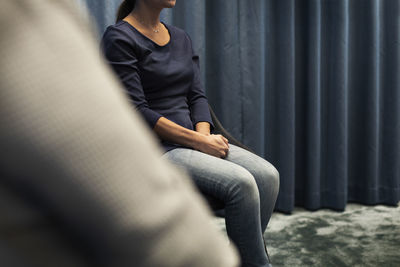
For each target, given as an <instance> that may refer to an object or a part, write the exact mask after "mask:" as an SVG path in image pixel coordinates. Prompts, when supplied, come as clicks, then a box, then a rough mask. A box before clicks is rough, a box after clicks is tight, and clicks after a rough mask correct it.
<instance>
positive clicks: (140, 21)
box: [132, 15, 160, 33]
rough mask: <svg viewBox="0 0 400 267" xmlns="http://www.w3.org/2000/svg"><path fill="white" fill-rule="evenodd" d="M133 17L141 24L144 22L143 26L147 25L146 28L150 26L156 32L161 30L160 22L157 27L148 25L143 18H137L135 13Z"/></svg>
mask: <svg viewBox="0 0 400 267" xmlns="http://www.w3.org/2000/svg"><path fill="white" fill-rule="evenodd" d="M132 17H133V18H134V19H135V20H136V21H137V22H139V23H140V24H142V26H144V27H146V28H150V29H151V30H152V31H153V32H154V33H159V32H160V23H158V25H157V27H156V28H152V27H151V26H149V25H146V23H144V21H143V20H142V19H139V18H137V17H136V16H135V15H132Z"/></svg>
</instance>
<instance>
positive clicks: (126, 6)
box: [116, 0, 136, 22]
mask: <svg viewBox="0 0 400 267" xmlns="http://www.w3.org/2000/svg"><path fill="white" fill-rule="evenodd" d="M135 4H136V0H124V1H122V3H121V4H120V5H119V8H118V12H117V20H116V21H117V22H118V21H120V20H122V19H123V18H125V17H126V16H128V15H129V13H131V12H132V10H133V9H134V8H135Z"/></svg>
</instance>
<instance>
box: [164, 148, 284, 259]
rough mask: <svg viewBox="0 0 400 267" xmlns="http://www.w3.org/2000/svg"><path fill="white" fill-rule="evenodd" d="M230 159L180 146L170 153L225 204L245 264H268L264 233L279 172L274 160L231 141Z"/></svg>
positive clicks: (199, 184)
mask: <svg viewBox="0 0 400 267" xmlns="http://www.w3.org/2000/svg"><path fill="white" fill-rule="evenodd" d="M229 147H230V148H229V153H228V156H227V158H226V159H220V158H216V157H213V156H210V155H207V154H205V153H202V152H199V151H196V150H193V149H188V148H176V149H173V150H171V151H169V152H167V153H165V155H164V157H166V158H167V159H168V160H169V161H171V162H172V163H173V164H175V165H178V166H180V167H183V168H184V169H186V171H187V172H188V173H189V174H190V175H191V177H192V178H193V180H194V182H195V184H196V185H197V187H198V188H199V190H200V191H201V192H202V193H203V194H205V195H207V196H211V197H213V198H215V199H217V200H219V201H221V202H222V203H223V204H224V209H225V223H226V230H227V233H228V236H229V237H230V239H232V241H233V243H234V244H235V245H236V247H237V248H238V250H239V253H240V256H241V260H242V264H243V266H268V258H267V255H266V252H265V248H264V242H263V241H264V240H263V233H264V231H265V229H266V227H267V224H268V221H269V219H270V217H271V214H272V211H273V209H274V206H275V201H276V198H277V195H278V190H279V173H278V171H277V170H276V169H275V167H274V166H272V164H271V163H269V162H268V161H266V160H265V159H263V158H261V157H259V156H257V155H255V154H252V153H250V152H248V151H247V150H244V149H242V148H240V147H237V146H234V145H229Z"/></svg>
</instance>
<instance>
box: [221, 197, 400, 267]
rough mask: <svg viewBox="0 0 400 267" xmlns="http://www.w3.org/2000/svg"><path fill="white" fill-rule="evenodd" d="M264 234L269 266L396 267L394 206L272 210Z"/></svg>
mask: <svg viewBox="0 0 400 267" xmlns="http://www.w3.org/2000/svg"><path fill="white" fill-rule="evenodd" d="M218 223H219V225H220V226H221V227H223V224H224V221H223V219H222V220H221V219H220V220H219V222H218ZM264 236H265V240H266V242H267V247H268V251H269V254H270V256H271V261H272V263H273V266H274V267H278V266H290V267H291V266H323V267H329V266H351V267H353V266H363V267H364V266H382V267H392V266H393V267H395V266H396V267H397V266H399V267H400V207H397V208H396V207H387V206H362V205H357V204H349V205H347V208H346V211H344V212H335V211H331V210H319V211H316V212H310V211H305V210H303V209H296V210H295V211H294V212H293V214H292V215H285V214H281V213H274V214H273V216H272V218H271V221H270V224H269V226H268V229H267V231H266V233H265V235H264Z"/></svg>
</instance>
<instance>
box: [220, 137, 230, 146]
mask: <svg viewBox="0 0 400 267" xmlns="http://www.w3.org/2000/svg"><path fill="white" fill-rule="evenodd" d="M221 136H222V135H221ZM222 138H223V139H224V141H225V143H226V144H228V143H229V140H228V139H227V138H226V137H225V136H222Z"/></svg>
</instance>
